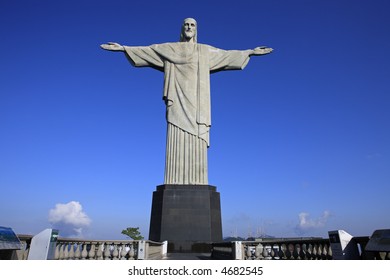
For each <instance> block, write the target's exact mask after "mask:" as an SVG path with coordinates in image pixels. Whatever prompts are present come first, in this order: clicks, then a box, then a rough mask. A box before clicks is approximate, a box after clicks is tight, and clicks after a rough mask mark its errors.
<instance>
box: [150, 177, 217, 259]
mask: <svg viewBox="0 0 390 280" xmlns="http://www.w3.org/2000/svg"><path fill="white" fill-rule="evenodd" d="M149 240H154V241H165V240H167V241H168V250H169V251H171V252H194V251H203V250H204V248H205V247H207V244H210V243H211V242H220V241H222V222H221V203H220V195H219V193H218V192H217V191H216V187H213V186H210V185H161V186H157V189H156V191H154V192H153V201H152V212H151V219H150V230H149Z"/></svg>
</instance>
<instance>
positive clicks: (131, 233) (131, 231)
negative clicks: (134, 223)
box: [121, 227, 144, 240]
mask: <svg viewBox="0 0 390 280" xmlns="http://www.w3.org/2000/svg"><path fill="white" fill-rule="evenodd" d="M121 233H122V234H124V235H127V236H128V237H130V238H132V239H133V240H142V239H144V237H143V236H142V235H141V232H140V231H139V227H136V228H133V227H128V228H127V229H124V230H122V232H121Z"/></svg>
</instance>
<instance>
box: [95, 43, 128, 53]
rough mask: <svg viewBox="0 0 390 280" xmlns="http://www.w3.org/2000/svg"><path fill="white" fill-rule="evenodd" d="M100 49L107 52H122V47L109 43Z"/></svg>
mask: <svg viewBox="0 0 390 280" xmlns="http://www.w3.org/2000/svg"><path fill="white" fill-rule="evenodd" d="M100 47H101V48H102V49H104V50H107V51H124V47H123V46H122V45H120V44H118V43H113V42H109V43H108V44H102V45H100Z"/></svg>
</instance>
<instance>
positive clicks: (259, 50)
mask: <svg viewBox="0 0 390 280" xmlns="http://www.w3.org/2000/svg"><path fill="white" fill-rule="evenodd" d="M272 51H273V49H272V48H268V47H257V48H255V49H254V50H253V55H263V54H269V53H271V52H272Z"/></svg>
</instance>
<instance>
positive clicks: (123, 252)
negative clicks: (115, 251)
mask: <svg viewBox="0 0 390 280" xmlns="http://www.w3.org/2000/svg"><path fill="white" fill-rule="evenodd" d="M126 255H127V250H126V244H124V243H121V252H120V258H119V259H120V260H125V259H126Z"/></svg>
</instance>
